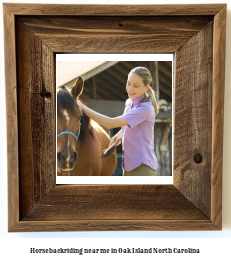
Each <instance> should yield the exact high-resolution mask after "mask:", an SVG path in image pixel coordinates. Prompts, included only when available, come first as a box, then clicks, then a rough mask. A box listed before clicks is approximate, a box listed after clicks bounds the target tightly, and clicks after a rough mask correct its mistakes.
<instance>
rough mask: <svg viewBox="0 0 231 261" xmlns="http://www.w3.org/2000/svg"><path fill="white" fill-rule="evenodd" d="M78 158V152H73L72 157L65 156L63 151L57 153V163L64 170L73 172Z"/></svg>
mask: <svg viewBox="0 0 231 261" xmlns="http://www.w3.org/2000/svg"><path fill="white" fill-rule="evenodd" d="M77 159H78V154H77V152H73V153H72V155H71V156H70V157H65V156H64V155H63V154H62V153H61V152H58V153H57V163H58V166H59V168H60V170H61V171H62V172H71V171H72V170H73V169H74V168H75V164H76V162H77Z"/></svg>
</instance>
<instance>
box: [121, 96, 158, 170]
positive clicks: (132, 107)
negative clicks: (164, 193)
mask: <svg viewBox="0 0 231 261" xmlns="http://www.w3.org/2000/svg"><path fill="white" fill-rule="evenodd" d="M144 97H145V96H144V95H142V96H140V97H137V98H135V99H133V100H131V99H127V101H126V104H125V110H124V114H123V117H124V119H125V120H126V122H127V123H128V124H129V125H128V126H123V127H122V144H123V157H122V167H123V168H124V169H125V170H126V171H131V170H133V169H135V168H137V167H139V166H140V165H141V164H146V165H148V166H149V167H151V168H152V169H155V170H158V163H157V158H156V155H155V152H154V125H155V109H154V107H153V105H152V102H151V100H150V101H148V102H144V103H139V102H140V101H141V100H142V99H143V98H144Z"/></svg>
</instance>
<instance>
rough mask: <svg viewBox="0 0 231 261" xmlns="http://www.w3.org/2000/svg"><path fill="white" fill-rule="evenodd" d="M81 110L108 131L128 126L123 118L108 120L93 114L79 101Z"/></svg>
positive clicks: (96, 113) (100, 115)
mask: <svg viewBox="0 0 231 261" xmlns="http://www.w3.org/2000/svg"><path fill="white" fill-rule="evenodd" d="M78 103H79V105H80V107H81V109H82V110H83V112H84V113H85V114H86V115H87V116H88V117H89V118H91V119H93V120H94V121H96V122H97V123H99V124H100V125H102V126H103V127H106V128H108V129H113V128H119V127H122V126H126V125H128V123H127V122H126V120H125V119H124V118H123V116H119V117H115V118H110V117H108V116H105V115H102V114H100V113H98V112H95V111H93V110H91V109H90V108H88V107H86V106H85V105H83V104H82V103H81V102H80V101H78Z"/></svg>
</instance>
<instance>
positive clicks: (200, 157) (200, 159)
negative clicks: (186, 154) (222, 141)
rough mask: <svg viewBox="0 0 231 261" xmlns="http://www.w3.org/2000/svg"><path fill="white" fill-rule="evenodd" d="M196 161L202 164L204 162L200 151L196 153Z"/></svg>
mask: <svg viewBox="0 0 231 261" xmlns="http://www.w3.org/2000/svg"><path fill="white" fill-rule="evenodd" d="M194 161H195V162H196V163H197V164H200V163H201V162H202V156H201V154H200V153H197V154H195V156H194Z"/></svg>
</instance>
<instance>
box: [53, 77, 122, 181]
mask: <svg viewBox="0 0 231 261" xmlns="http://www.w3.org/2000/svg"><path fill="white" fill-rule="evenodd" d="M83 85H84V82H83V79H82V78H81V77H78V79H77V81H76V83H75V84H74V85H73V87H72V88H71V89H70V90H68V89H67V88H65V87H59V88H58V90H57V135H58V136H57V163H58V168H57V169H58V173H57V175H58V176H67V175H71V176H110V175H112V174H113V173H114V171H115V169H116V165H117V158H116V152H113V153H112V154H111V155H109V156H108V157H103V158H102V157H101V155H102V153H103V150H105V149H106V148H107V147H108V145H109V143H110V136H109V134H108V133H107V132H106V131H105V130H104V129H103V128H102V127H101V126H100V125H99V124H98V123H96V122H95V121H93V120H92V119H89V117H88V116H86V115H85V114H83V113H82V110H81V108H80V107H79V105H78V99H79V96H80V95H81V93H82V91H83Z"/></svg>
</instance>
